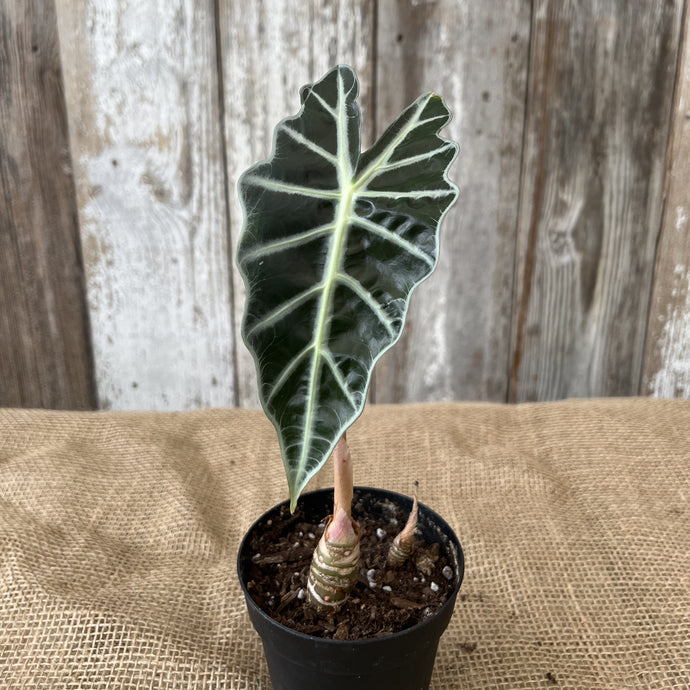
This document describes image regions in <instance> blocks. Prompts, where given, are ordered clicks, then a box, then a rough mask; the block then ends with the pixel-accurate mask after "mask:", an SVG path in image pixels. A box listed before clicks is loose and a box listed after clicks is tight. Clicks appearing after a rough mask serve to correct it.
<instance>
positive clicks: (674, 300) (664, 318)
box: [641, 10, 690, 399]
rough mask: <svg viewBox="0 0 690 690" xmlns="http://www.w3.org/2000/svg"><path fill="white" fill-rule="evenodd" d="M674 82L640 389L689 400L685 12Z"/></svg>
mask: <svg viewBox="0 0 690 690" xmlns="http://www.w3.org/2000/svg"><path fill="white" fill-rule="evenodd" d="M683 36H684V37H683V55H682V57H681V59H680V63H679V69H678V78H677V82H676V103H675V108H674V113H673V125H672V134H671V142H670V145H669V155H668V169H667V180H666V187H667V192H666V206H665V209H664V220H663V224H662V230H661V238H660V241H659V249H658V253H657V259H656V270H655V274H654V291H653V293H652V304H651V308H650V312H649V326H648V331H647V345H646V348H645V364H644V372H643V385H642V391H641V392H642V393H643V394H651V395H654V396H656V397H659V398H685V399H690V222H689V220H688V219H689V218H690V12H688V11H687V10H686V13H685V26H684V30H683Z"/></svg>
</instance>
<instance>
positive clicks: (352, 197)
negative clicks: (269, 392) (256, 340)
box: [291, 76, 433, 510]
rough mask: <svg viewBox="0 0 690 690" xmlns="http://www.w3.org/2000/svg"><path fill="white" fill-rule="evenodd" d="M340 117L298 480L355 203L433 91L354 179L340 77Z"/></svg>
mask: <svg viewBox="0 0 690 690" xmlns="http://www.w3.org/2000/svg"><path fill="white" fill-rule="evenodd" d="M338 83H339V90H338V99H339V100H338V117H337V118H336V123H337V129H338V153H337V171H338V181H339V183H340V190H341V194H340V195H339V198H340V201H339V203H338V207H337V214H336V219H335V223H334V227H333V232H332V236H331V237H332V239H331V242H332V244H331V247H330V249H329V254H328V261H327V266H326V270H325V272H324V279H323V281H322V283H321V284H322V285H323V292H322V294H321V298H320V303H319V312H318V316H317V320H316V328H315V335H314V339H313V341H312V345H311V347H313V350H314V356H313V359H312V366H311V372H310V374H309V398H308V403H307V409H306V415H305V425H304V428H305V438H304V441H303V444H302V452H301V455H300V460H299V463H298V466H297V468H296V470H297V472H296V474H295V477H294V478H295V480H296V481H299V479H300V477H299V474H300V473H303V472H304V468H305V465H306V460H307V458H308V455H309V450H310V447H311V442H312V434H313V421H314V413H315V409H316V406H317V404H318V399H317V397H318V396H317V392H318V386H317V380H318V376H319V370H320V368H321V359H322V358H323V357H324V348H325V343H326V341H327V339H328V331H329V325H330V324H329V321H330V317H331V315H332V310H331V308H330V307H331V302H332V297H333V292H334V290H335V286H336V285H337V283H338V274H339V273H340V267H341V264H342V261H343V255H344V248H345V241H346V238H347V229H348V227H349V225H350V223H351V222H352V221H356V219H357V216H356V215H355V214H354V212H353V210H354V205H355V202H356V201H357V199H358V197H359V196H360V195H361V196H363V197H366V193H364V194H363V193H362V192H366V189H367V185H368V183H369V181H370V180H371V179H372V178H373V177H375V176H376V173H377V172H378V171H379V169H380V168H381V167H382V166H385V164H386V163H387V162H388V160H389V159H390V156H391V154H392V152H394V151H395V149H396V148H397V146H398V145H399V144H400V143H401V142H402V141H403V140H404V139H405V137H407V135H408V134H409V133H410V132H411V131H412V130H413V129H414V128H415V127H416V126H417V124H418V123H419V118H420V116H421V114H422V112H424V109H425V108H426V106H427V104H428V103H429V101H430V100H431V98H432V95H433V94H427V97H426V98H425V99H424V100H423V101H421V102H420V103H419V104H418V106H417V110H416V112H415V113H414V116H413V117H412V118H411V119H410V121H409V122H408V123H407V125H406V126H405V127H403V129H402V130H401V131H400V132H399V133H398V134H397V136H396V137H395V138H394V139H393V140H392V141H391V142H390V143H389V144H388V146H386V148H385V149H384V150H383V151H382V152H381V153H380V154H379V155H378V156H377V157H376V158H375V159H374V160H373V161H371V162H370V163H369V164H368V165H367V167H366V168H364V170H361V171H360V173H359V174H358V175H357V176H356V177H355V179H353V169H352V164H351V162H350V159H349V139H348V134H347V117H346V112H345V108H346V98H345V94H344V90H343V88H342V78H341V77H340V76H339V78H338ZM298 493H299V492H298V491H295V492H294V494H295V495H294V497H293V498H292V500H291V504H293V505H291V510H294V507H295V505H296V501H297V498H296V495H297V494H298Z"/></svg>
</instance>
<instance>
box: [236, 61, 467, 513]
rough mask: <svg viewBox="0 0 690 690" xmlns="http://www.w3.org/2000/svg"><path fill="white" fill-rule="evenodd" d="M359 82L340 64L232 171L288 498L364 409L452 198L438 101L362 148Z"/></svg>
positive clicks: (252, 345) (251, 305)
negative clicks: (265, 155) (250, 159)
mask: <svg viewBox="0 0 690 690" xmlns="http://www.w3.org/2000/svg"><path fill="white" fill-rule="evenodd" d="M358 89H359V85H358V83H357V77H356V76H355V73H354V72H353V71H352V69H350V68H349V67H345V66H338V67H336V68H334V69H332V70H331V71H330V72H328V74H326V75H325V76H324V77H323V79H321V81H319V82H316V83H315V84H313V85H310V86H306V87H304V88H303V89H302V93H301V99H302V109H301V110H300V112H299V114H298V115H296V116H295V117H291V118H287V119H286V120H283V121H282V122H281V123H280V124H279V125H278V126H277V127H276V130H275V134H274V144H273V152H272V155H271V158H269V159H268V160H266V161H263V162H261V163H258V164H257V165H255V166H253V167H251V168H250V169H249V170H247V171H246V172H245V173H244V174H243V175H242V177H241V179H240V181H239V193H240V199H241V202H242V206H243V209H244V217H245V223H244V229H243V232H242V236H241V238H240V241H239V246H238V250H237V263H238V266H239V268H240V272H241V273H242V277H243V278H244V281H245V286H246V295H247V296H246V307H245V313H244V321H243V324H242V335H243V337H244V341H245V343H246V345H247V347H248V348H249V350H250V351H251V353H252V354H253V356H254V359H255V362H256V369H257V375H258V379H259V395H260V398H261V402H262V405H263V407H264V410H265V412H266V414H267V415H268V417H269V419H270V420H271V421H272V422H273V424H274V426H275V427H276V430H277V432H278V438H279V441H280V447H281V451H282V454H283V463H284V465H285V471H286V473H287V478H288V484H289V487H290V495H291V498H292V507H293V509H294V505H295V503H296V501H297V497H298V496H299V494H300V492H301V491H302V489H303V488H304V486H305V485H306V483H307V482H308V481H309V479H310V478H311V477H312V476H313V475H314V474H315V473H316V472H317V471H318V470H319V469H320V468H321V467H322V465H323V463H324V462H325V461H326V459H327V458H328V456H329V455H330V453H331V452H332V450H333V447H334V446H335V444H336V442H337V441H338V439H339V438H340V436H341V435H342V434H343V432H344V431H345V430H346V429H347V428H348V427H349V426H350V424H352V422H353V421H354V420H355V419H356V418H357V417H358V416H359V415H360V413H361V412H362V409H363V407H364V403H365V398H366V392H367V388H368V385H369V380H370V378H371V372H372V369H373V367H374V364H375V363H376V361H377V359H378V358H379V357H380V356H381V355H382V354H383V352H385V351H386V350H387V349H388V348H389V347H390V346H391V345H393V343H395V342H396V340H397V339H398V338H399V336H400V333H401V330H402V327H403V321H404V318H405V314H406V312H407V306H408V302H409V297H410V293H411V291H412V290H413V288H414V287H415V286H416V285H418V284H419V283H420V282H421V281H422V280H423V279H424V278H426V277H427V276H428V275H429V274H430V273H431V271H432V270H433V269H434V267H435V265H436V259H437V251H438V239H437V235H438V226H439V223H440V222H441V219H442V218H443V216H444V214H445V213H446V211H447V210H448V208H449V207H450V206H451V204H452V203H453V202H454V201H455V198H456V196H457V188H456V187H455V185H453V184H452V183H451V182H450V181H449V180H448V178H447V176H446V173H447V169H448V167H449V165H450V164H451V162H452V161H453V159H454V158H455V155H456V153H457V145H456V144H455V143H453V142H450V141H447V140H445V139H442V138H441V137H439V136H438V132H439V130H440V129H441V128H442V127H443V126H444V125H445V124H446V123H447V122H448V120H449V119H450V113H449V112H448V110H447V108H446V107H445V105H444V103H443V101H442V100H441V98H440V97H439V96H437V95H435V94H427V95H425V96H421V97H420V98H418V99H417V100H416V101H415V102H414V103H413V104H412V105H410V106H409V107H408V108H406V109H405V111H404V112H403V113H402V114H401V115H400V116H399V117H398V119H397V120H396V121H395V122H394V123H393V124H392V125H391V126H390V127H389V128H388V130H386V132H385V133H384V134H383V135H382V136H381V138H380V139H379V140H378V141H377V142H376V144H374V146H373V147H372V148H371V149H369V150H368V151H366V152H365V153H362V154H360V113H359V107H358V105H357V103H356V100H355V99H356V97H357V94H358Z"/></svg>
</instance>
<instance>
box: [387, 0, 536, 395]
mask: <svg viewBox="0 0 690 690" xmlns="http://www.w3.org/2000/svg"><path fill="white" fill-rule="evenodd" d="M530 9H531V6H530V2H528V1H523V0H511V1H510V2H504V3H501V8H500V11H498V8H497V6H496V5H495V4H494V3H485V2H472V1H471V0H463V1H462V2H457V1H455V0H438V1H437V2H409V0H406V1H403V0H399V1H396V2H382V3H380V5H379V18H378V27H379V29H378V57H377V61H378V86H379V88H378V90H377V122H378V128H379V131H383V128H384V127H385V126H386V125H387V124H388V123H389V122H391V121H392V119H393V118H394V117H395V116H396V115H397V113H398V112H400V110H401V109H402V108H403V107H404V106H406V105H407V104H408V103H409V102H411V101H412V100H413V99H414V98H416V97H417V96H418V95H419V94H420V93H423V92H426V91H436V92H438V93H440V94H441V95H442V96H443V97H444V99H445V100H446V102H447V103H448V105H449V107H450V109H451V111H452V112H454V114H455V117H454V120H453V121H452V122H451V123H450V125H449V126H448V127H447V128H446V134H447V135H448V136H449V137H452V138H454V139H456V140H457V141H459V143H460V155H459V158H458V160H457V161H456V164H455V166H454V168H453V170H452V171H451V177H452V179H453V180H454V181H455V182H456V184H457V185H458V186H459V187H460V198H459V200H458V202H457V203H456V205H455V207H454V208H453V210H452V211H451V212H450V213H449V214H448V216H447V217H446V219H445V220H444V223H443V226H442V228H441V254H440V260H439V265H438V268H437V270H436V273H435V274H434V275H433V276H432V277H431V278H430V279H429V280H428V281H426V282H425V283H424V284H423V285H422V286H420V288H419V289H418V291H417V292H416V294H415V295H414V296H413V297H412V302H411V307H410V311H409V314H408V319H407V325H406V330H405V332H404V335H403V337H402V339H401V341H400V342H399V343H398V344H397V345H396V346H395V347H394V348H393V349H392V350H391V352H390V353H389V354H387V355H386V356H385V357H384V358H383V359H382V360H381V361H380V362H379V364H378V365H377V367H378V368H377V373H376V380H375V386H376V388H375V399H376V401H377V402H404V401H424V400H439V399H447V400H450V399H465V400H492V401H501V402H502V401H505V400H506V397H507V393H508V386H507V375H506V372H507V371H508V360H509V354H510V352H509V341H510V310H511V306H512V304H511V301H512V285H513V271H514V248H515V233H516V227H517V211H518V205H517V202H518V192H519V178H520V158H521V150H522V137H523V116H524V101H525V93H526V86H527V55H528V47H529V32H530Z"/></svg>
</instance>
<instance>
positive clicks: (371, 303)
mask: <svg viewBox="0 0 690 690" xmlns="http://www.w3.org/2000/svg"><path fill="white" fill-rule="evenodd" d="M337 279H338V282H339V283H340V284H341V285H344V286H345V287H347V288H349V289H350V290H351V291H352V292H354V293H355V294H356V295H357V296H358V297H359V298H360V299H361V300H362V302H364V303H365V304H366V305H367V306H368V307H369V309H370V310H371V312H372V313H373V314H374V316H375V317H376V318H377V319H378V320H379V321H380V322H381V324H382V325H383V326H384V327H385V329H386V330H387V331H388V335H390V336H391V337H393V336H395V328H393V324H392V323H391V322H390V321H389V320H388V319H387V318H386V317H385V316H384V315H383V313H382V311H381V305H380V304H379V303H378V302H377V301H376V300H375V299H374V298H373V297H372V296H371V293H370V292H369V291H368V290H366V289H365V288H364V287H363V286H362V284H361V283H360V282H359V281H357V280H355V279H354V278H353V277H352V276H349V275H348V274H347V273H339V274H338V277H337Z"/></svg>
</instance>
